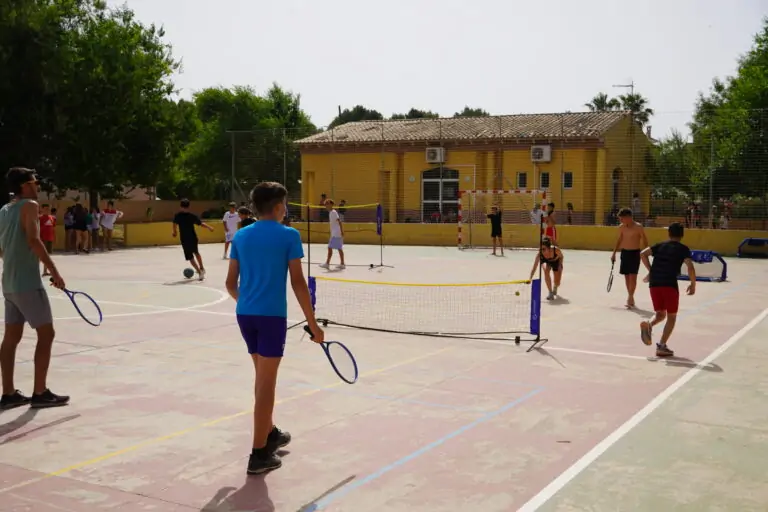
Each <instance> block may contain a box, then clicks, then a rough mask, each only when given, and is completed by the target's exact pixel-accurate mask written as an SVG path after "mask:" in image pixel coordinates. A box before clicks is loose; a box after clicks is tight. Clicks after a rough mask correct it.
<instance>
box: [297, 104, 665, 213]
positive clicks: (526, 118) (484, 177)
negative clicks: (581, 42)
mask: <svg viewBox="0 0 768 512" xmlns="http://www.w3.org/2000/svg"><path fill="white" fill-rule="evenodd" d="M297 144H298V145H299V148H300V150H301V168H302V171H301V172H302V202H303V203H307V202H309V203H312V204H317V203H319V201H320V198H321V194H326V195H327V197H331V198H334V199H335V200H336V202H337V203H338V202H339V201H340V200H341V199H344V200H346V202H347V204H349V205H355V204H368V203H381V204H382V205H383V206H384V210H385V212H386V213H385V215H386V219H385V220H386V221H388V222H429V221H430V220H434V219H435V218H437V217H439V218H440V219H441V220H443V221H452V220H455V219H456V213H457V210H458V209H459V203H461V204H462V206H463V210H464V212H463V213H464V215H465V216H466V215H467V209H468V207H471V208H475V209H477V210H478V211H480V210H483V211H484V209H485V208H486V207H487V206H488V204H489V203H487V202H483V201H489V199H488V197H492V198H493V199H490V200H491V201H493V202H498V201H499V199H500V198H501V197H502V196H494V195H491V196H488V195H485V196H483V197H484V198H485V199H483V200H480V199H479V200H478V201H479V202H476V203H475V204H474V205H472V204H468V203H467V201H468V197H469V196H470V195H469V194H466V193H462V191H467V190H491V189H495V190H511V189H522V190H526V191H528V192H530V191H531V190H534V189H535V190H540V191H543V192H546V202H550V201H552V202H554V203H555V204H556V208H557V210H559V211H563V212H564V211H566V210H567V209H568V206H569V205H570V206H572V212H571V222H572V223H573V224H603V223H604V222H605V220H606V218H607V217H608V216H609V214H610V212H611V211H612V210H613V209H614V208H616V207H624V206H627V207H633V209H635V210H640V212H639V213H640V214H642V212H648V203H649V200H650V197H649V196H650V187H649V186H648V185H647V183H646V180H645V177H644V176H645V162H646V155H647V152H648V149H649V147H650V144H651V141H650V139H649V138H648V137H647V136H646V134H645V133H644V132H643V130H642V127H641V126H640V125H638V124H635V123H632V121H631V115H630V114H629V113H628V112H586V113H565V114H531V115H528V114H526V115H512V116H498V117H478V118H453V119H406V120H396V121H362V122H355V123H347V124H344V125H341V126H338V127H336V128H334V129H332V130H328V131H325V132H323V133H319V134H316V135H313V136H311V137H307V138H305V139H302V140H299V141H297ZM635 194H637V198H636V199H635V200H634V201H633V197H634V195H635ZM478 197H480V196H478ZM506 197H507V199H506V200H504V202H503V203H502V202H499V204H502V206H503V207H504V209H505V211H506V212H507V213H506V214H505V222H530V217H529V215H528V212H529V210H530V209H531V208H532V207H533V203H534V201H535V202H540V201H541V198H540V197H539V198H538V199H537V200H534V199H533V196H532V195H527V196H526V195H523V196H511V195H510V196H506ZM346 216H347V220H348V221H353V222H354V221H358V222H360V221H371V220H373V210H366V209H360V210H353V209H350V210H348V212H347V215H346ZM560 222H561V223H564V222H566V221H565V220H561V221H560Z"/></svg>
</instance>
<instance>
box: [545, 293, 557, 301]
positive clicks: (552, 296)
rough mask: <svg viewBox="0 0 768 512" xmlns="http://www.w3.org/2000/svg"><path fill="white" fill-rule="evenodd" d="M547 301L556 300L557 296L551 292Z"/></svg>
mask: <svg viewBox="0 0 768 512" xmlns="http://www.w3.org/2000/svg"><path fill="white" fill-rule="evenodd" d="M547 300H555V294H554V293H552V292H549V295H547Z"/></svg>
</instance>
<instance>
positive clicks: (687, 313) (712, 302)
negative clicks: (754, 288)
mask: <svg viewBox="0 0 768 512" xmlns="http://www.w3.org/2000/svg"><path fill="white" fill-rule="evenodd" d="M718 286H721V284H718ZM747 286H749V283H744V284H740V285H739V286H737V287H736V288H733V289H732V290H729V291H727V292H725V293H721V294H720V295H718V296H717V297H715V298H714V299H712V300H708V301H707V302H705V303H703V304H700V305H699V306H698V307H696V308H694V309H686V310H684V311H683V312H682V313H681V314H679V315H677V317H678V318H680V317H686V316H690V315H693V314H695V313H701V312H702V311H704V310H705V309H707V308H708V307H710V306H714V305H715V304H717V303H718V302H720V301H721V300H723V299H725V298H726V297H730V296H731V295H734V294H736V293H738V292H740V291H741V290H743V289H744V288H746V287H747ZM683 293H685V292H683Z"/></svg>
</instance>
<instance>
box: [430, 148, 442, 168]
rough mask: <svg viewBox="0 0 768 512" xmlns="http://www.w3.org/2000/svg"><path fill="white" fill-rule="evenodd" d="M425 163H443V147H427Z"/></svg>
mask: <svg viewBox="0 0 768 512" xmlns="http://www.w3.org/2000/svg"><path fill="white" fill-rule="evenodd" d="M427 163H428V164H442V163H445V148H427Z"/></svg>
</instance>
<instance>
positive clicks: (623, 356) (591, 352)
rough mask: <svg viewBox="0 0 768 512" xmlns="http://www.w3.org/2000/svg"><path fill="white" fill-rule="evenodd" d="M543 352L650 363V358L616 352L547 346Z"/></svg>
mask: <svg viewBox="0 0 768 512" xmlns="http://www.w3.org/2000/svg"><path fill="white" fill-rule="evenodd" d="M542 350H556V351H560V352H573V353H574V354H584V355H588V356H601V357H617V358H620V359H639V360H642V361H648V356H633V355H630V354H618V353H616V352H597V351H594V350H580V349H578V348H565V347H551V346H549V345H546V346H544V347H542Z"/></svg>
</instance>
